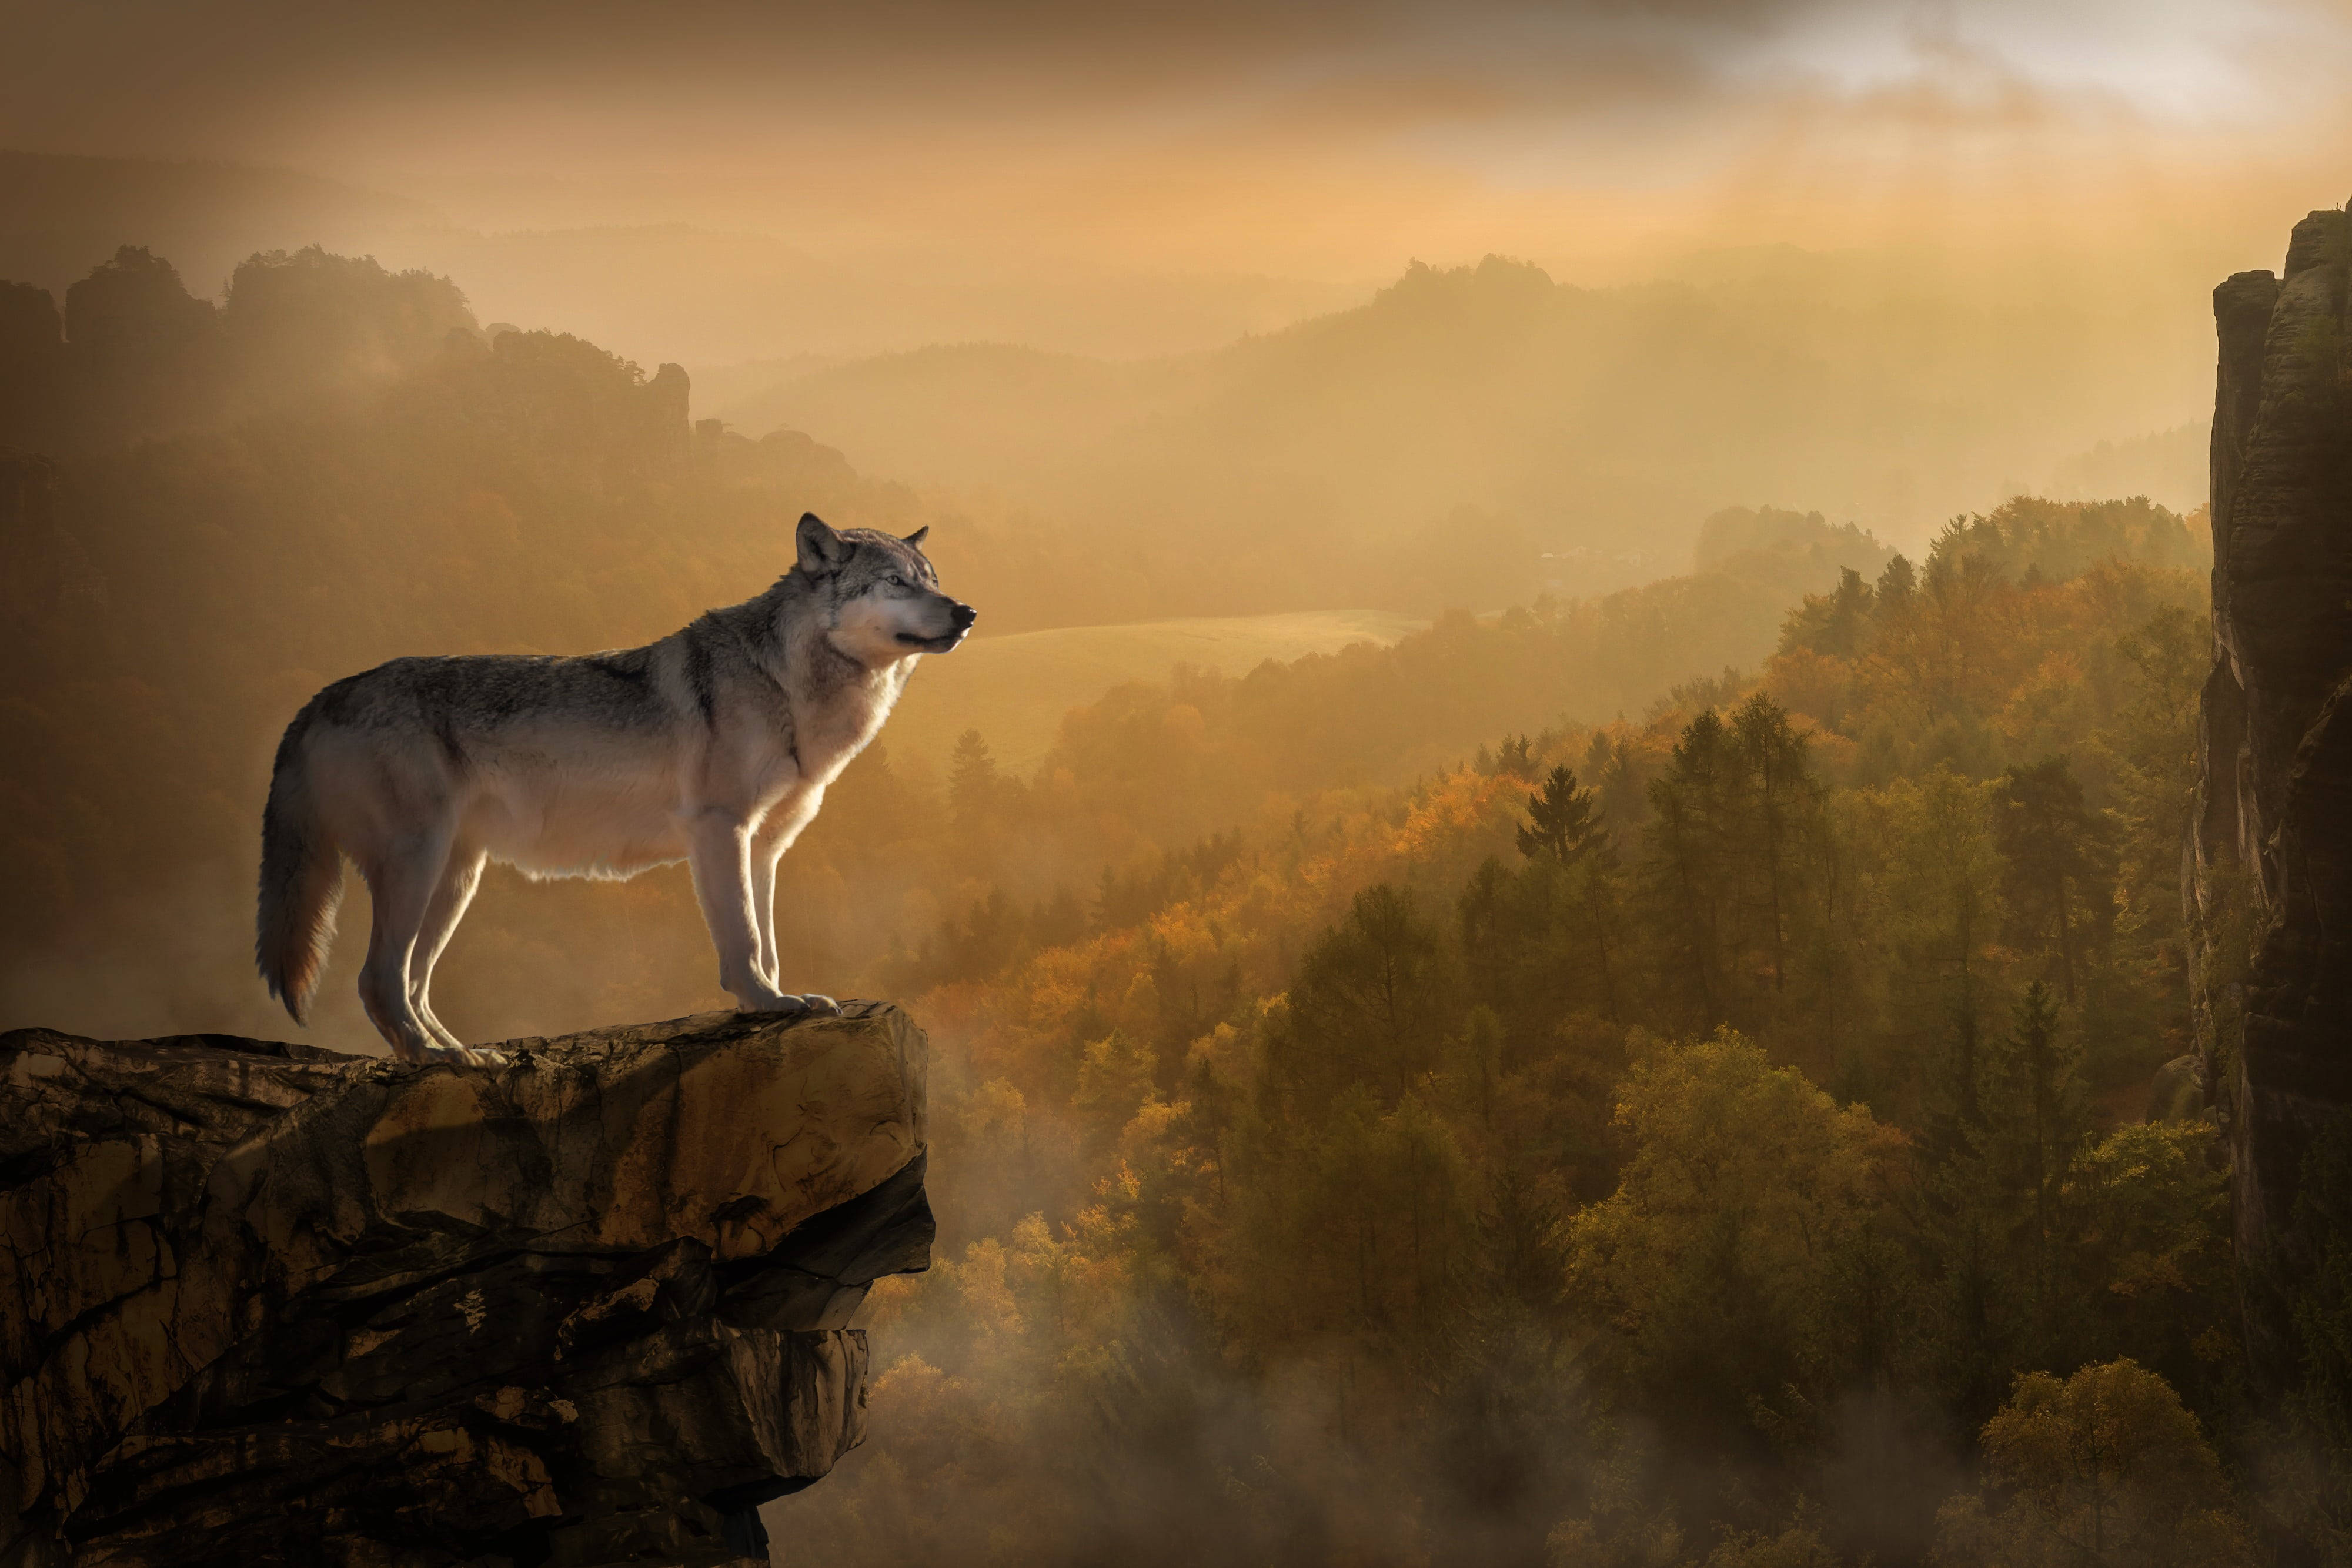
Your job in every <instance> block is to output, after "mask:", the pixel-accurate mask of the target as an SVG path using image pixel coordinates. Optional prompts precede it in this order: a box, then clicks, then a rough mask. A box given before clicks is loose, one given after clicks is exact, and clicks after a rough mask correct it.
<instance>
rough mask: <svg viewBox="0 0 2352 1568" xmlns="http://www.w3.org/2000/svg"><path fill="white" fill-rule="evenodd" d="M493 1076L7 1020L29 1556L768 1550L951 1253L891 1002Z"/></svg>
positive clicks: (10, 1229) (573, 1555)
mask: <svg viewBox="0 0 2352 1568" xmlns="http://www.w3.org/2000/svg"><path fill="white" fill-rule="evenodd" d="M507 1049H508V1050H509V1051H512V1052H513V1053H514V1054H513V1061H512V1062H511V1064H510V1065H508V1066H505V1067H501V1068H498V1069H495V1070H489V1069H481V1068H462V1067H455V1066H444V1065H438V1064H435V1065H406V1064H402V1063H396V1062H393V1061H385V1060H382V1059H375V1058H365V1057H352V1056H343V1055H340V1054H337V1053H334V1052H331V1051H319V1050H313V1049H310V1048H308V1047H303V1046H295V1045H278V1044H270V1043H266V1042H263V1041H257V1040H239V1039H234V1038H230V1037H226V1036H218V1035H198V1036H187V1037H183V1038H178V1039H172V1040H147V1041H138V1042H103V1041H94V1040H79V1039H76V1038H74V1037H71V1036H68V1035H62V1034H57V1033H52V1032H50V1031H47V1030H18V1031H16V1032H15V1033H12V1034H8V1035H5V1036H0V1241H5V1246H0V1564H5V1565H6V1568H49V1565H52V1564H65V1563H108V1564H123V1565H135V1564H150V1563H152V1564H157V1565H162V1564H166V1563H169V1564H173V1565H175V1568H196V1565H203V1564H222V1565H225V1568H226V1565H234V1568H250V1565H252V1564H256V1563H321V1564H328V1563H332V1564H346V1563H347V1564H361V1563H366V1564H381V1565H385V1568H411V1565H414V1568H425V1565H427V1564H431V1565H436V1568H438V1565H449V1564H459V1563H471V1564H480V1565H483V1568H488V1565H489V1564H492V1563H507V1564H525V1563H536V1564H544V1565H547V1568H586V1565H589V1564H601V1563H623V1562H631V1563H635V1562H646V1563H655V1562H658V1563H678V1564H703V1563H736V1562H739V1561H741V1560H743V1559H746V1558H749V1559H753V1560H756V1561H758V1562H761V1563H764V1562H765V1561H766V1551H765V1544H766V1536H765V1534H764V1532H763V1531H761V1528H760V1523H759V1516H758V1513H757V1511H756V1510H757V1508H758V1506H759V1504H760V1503H761V1502H762V1501H765V1500H769V1499H771V1498H774V1497H777V1496H780V1495H782V1494H783V1493H785V1492H788V1491H792V1490H797V1489H798V1488H800V1487H803V1486H805V1485H807V1484H808V1483H809V1482H810V1481H811V1480H813V1479H815V1478H817V1477H821V1476H823V1475H824V1474H825V1472H826V1471H827V1470H829V1469H832V1467H833V1464H834V1462H835V1460H836V1459H837V1458H840V1457H841V1455H842V1454H844V1453H845V1452H846V1451H847V1450H848V1449H849V1448H852V1447H854V1446H856V1444H857V1443H858V1442H859V1441H860V1440H861V1439H862V1438H863V1437H864V1435H865V1415H864V1412H865V1403H866V1337H865V1334H864V1333H863V1332H862V1331H860V1330H855V1329H851V1328H848V1327H846V1326H845V1325H846V1323H847V1322H848V1319H849V1315H850V1312H852V1311H853V1310H854V1309H855V1308H856V1305H857V1303H858V1302H859V1301H861V1300H862V1299H863V1298H864V1296H865V1294H866V1287H867V1285H868V1283H869V1282H870V1281H873V1280H874V1279H876V1278H877V1277H878V1276H880V1275H883V1274H888V1273H896V1272H906V1271H911V1270H919V1269H922V1268H924V1267H926V1266H928V1264H929V1249H930V1242H931V1236H932V1223H931V1216H930V1210H929V1206H928V1204H927V1202H926V1200H925V1197H924V1193H923V1168H924V1152H925V1145H924V1126H925V1124H924V1064H925V1049H926V1048H925V1042H924V1040H923V1036H922V1033H921V1031H920V1030H917V1029H916V1028H915V1027H914V1026H913V1025H912V1024H911V1023H909V1022H908V1019H906V1017H905V1016H904V1015H903V1014H901V1013H900V1012H898V1010H897V1009H895V1008H890V1007H887V1006H884V1005H880V1004H873V1003H857V1004H852V1005H851V1006H850V1007H849V1008H848V1009H846V1011H845V1016H843V1017H842V1018H839V1019H801V1020H786V1019H779V1018H775V1017H772V1016H765V1015H755V1014H739V1013H713V1014H706V1015H703V1016H700V1017H698V1018H691V1019H678V1020H677V1021H675V1022H671V1023H665V1024H652V1025H645V1026H639V1027H635V1028H625V1029H613V1030H598V1031H595V1032H593V1033H589V1034H580V1035H572V1036H568V1037H565V1038H562V1039H558V1040H518V1041H513V1042H511V1043H510V1044H509V1046H508V1048H507Z"/></svg>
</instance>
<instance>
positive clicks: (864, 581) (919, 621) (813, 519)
mask: <svg viewBox="0 0 2352 1568" xmlns="http://www.w3.org/2000/svg"><path fill="white" fill-rule="evenodd" d="M930 531H931V530H930V529H929V528H917V529H916V530H915V531H914V532H913V533H911V534H908V536H907V537H906V538H903V539H900V538H891V537H890V536H889V535H888V534H886V533H881V532H879V531H877V530H876V529H873V528H839V529H835V528H828V527H827V526H826V525H825V521H824V518H822V517H818V516H817V515H816V514H815V513H814V512H808V513H804V514H803V516H802V517H801V524H800V528H799V530H798V531H797V533H796V535H795V542H796V543H797V545H798V547H799V550H800V559H798V560H797V561H796V562H795V563H794V570H797V571H799V573H800V574H801V575H802V576H803V577H804V578H806V579H807V580H809V582H810V583H811V585H813V586H814V588H815V589H816V592H817V601H818V602H819V603H820V604H822V605H823V606H824V625H825V634H826V640H827V641H828V642H830V643H832V644H833V645H834V646H835V648H838V649H840V650H841V651H842V652H843V653H846V654H848V655H849V656H850V657H851V658H853V659H855V660H856V661H857V662H858V663H859V664H864V665H865V666H866V668H868V669H874V668H877V667H879V666H880V665H883V664H889V663H891V662H892V661H893V660H897V659H903V658H905V657H906V656H907V655H908V654H909V653H946V652H948V651H949V650H950V649H951V648H953V647H954V646H955V645H956V644H957V643H961V642H962V641H963V636H964V633H965V632H969V631H971V623H972V622H974V621H976V620H978V619H979V617H980V612H978V611H976V610H974V609H973V608H972V607H971V605H969V604H965V603H963V602H961V601H959V600H955V599H950V598H949V597H948V596H947V595H946V594H944V593H942V592H940V579H939V574H938V573H937V572H935V571H933V570H931V563H930V560H929V558H927V557H926V556H925V555H924V554H923V552H922V550H921V549H919V548H918V547H919V546H920V545H921V544H922V542H923V536H924V535H925V534H928V533H929V532H930Z"/></svg>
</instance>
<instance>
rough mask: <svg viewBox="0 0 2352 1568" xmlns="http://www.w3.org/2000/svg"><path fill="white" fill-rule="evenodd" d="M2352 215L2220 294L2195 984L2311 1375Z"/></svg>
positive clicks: (2268, 1300)
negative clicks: (2303, 1327) (2304, 1229)
mask: <svg viewBox="0 0 2352 1568" xmlns="http://www.w3.org/2000/svg"><path fill="white" fill-rule="evenodd" d="M2348 284H2352V216H2347V214H2344V213H2340V212H2319V213H2314V214H2311V215H2310V216H2309V217H2306V218H2305V219H2304V220H2303V221H2302V222H2301V223H2299V224H2297V225H2295V227H2294V238H2293V240H2292V241H2291V243H2290V244H2289V246H2288V247H2287V255H2286V266H2285V269H2284V276H2277V277H2274V276H2273V275H2272V274H2270V273H2267V272H2242V273H2239V274H2237V275H2236V276H2235V277H2231V278H2230V279H2229V280H2228V281H2227V282H2225V283H2223V284H2222V285H2221V287H2218V288H2217V289H2215V290H2214V293H2213V313H2214V319H2215V322H2216V325H2217V328H2218V329H2219V335H2220V340H2221V371H2220V376H2219V379H2218V385H2217V388H2216V392H2215V398H2214V408H2213V448H2212V463H2213V468H2212V486H2213V488H2212V503H2213V641H2214V664H2213V670H2212V674H2211V675H2210V677H2209V678H2208V680H2207V682H2206V685H2205V693H2204V702H2203V711H2202V716H2201V720H2200V734H2199V753H2200V768H2199V773H2200V779H2199V791H2198V799H2197V802H2196V810H2195V813H2194V817H2193V820H2192V821H2191V825H2190V830H2189V845H2188V862H2189V863H2188V866H2187V871H2188V876H2187V877H2186V879H2185V880H2186V882H2187V892H2188V902H2189V911H2188V913H2189V929H2190V931H2191V933H2192V936H2193V946H2192V954H2191V956H2192V967H2191V996H2192V1002H2193V1004H2194V1008H2195V1013H2196V1018H2197V1022H2198V1031H2199V1036H2200V1040H2199V1043H2200V1048H2201V1050H2202V1053H2203V1056H2204V1060H2205V1064H2206V1071H2207V1074H2208V1077H2209V1080H2210V1083H2211V1085H2212V1087H2213V1088H2214V1089H2215V1090H2217V1091H2218V1093H2217V1095H2216V1099H2217V1102H2218V1103H2219V1104H2220V1105H2221V1109H2222V1112H2223V1115H2224V1118H2225V1122H2226V1125H2227V1129H2228V1134H2229V1137H2230V1142H2231V1156H2232V1166H2231V1186H2232V1197H2233V1199H2234V1204H2235V1208H2236V1226H2237V1243H2238V1259H2239V1265H2240V1278H2241V1281H2242V1287H2243V1290H2244V1292H2245V1301H2246V1307H2247V1330H2248V1343H2249V1348H2250V1350H2251V1351H2252V1355H2253V1360H2254V1364H2255V1369H2256V1372H2257V1374H2258V1375H2260V1376H2262V1377H2263V1379H2264V1381H2265V1382H2268V1383H2270V1384H2272V1385H2280V1384H2283V1383H2285V1382H2289V1381H2291V1380H2292V1378H2293V1375H2294V1352H2293V1349H2292V1346H2291V1343H2290V1328H2289V1324H2288V1322H2287V1319H2288V1317H2289V1315H2290V1309H2289V1307H2288V1304H2287V1302H2288V1297H2289V1296H2290V1295H2291V1293H2292V1291H2294V1281H2295V1280H2296V1279H2297V1278H2299V1277H2300V1276H2301V1275H2303V1274H2304V1273H2305V1272H2306V1271H2307V1270H2308V1269H2309V1267H2310V1265H2311V1263H2312V1261H2313V1258H2314V1253H2313V1242H2314V1238H2312V1237H2307V1236H2304V1235H2302V1234H2300V1233H2299V1231H2298V1225H2299V1224H2301V1223H2302V1221H2299V1220H2298V1218H2297V1216H2296V1212H2295V1201H2294V1200H2295V1194H2296V1189H2297V1186H2298V1183H2299V1180H2300V1176H2301V1172H2302V1168H2303V1162H2304V1157H2305V1154H2306V1153H2307V1152H2308V1151H2309V1149H2310V1147H2311V1145H2312V1142H2313V1139H2314V1138H2315V1136H2316V1135H2317V1134H2320V1133H2321V1132H2322V1131H2323V1130H2325V1129H2327V1128H2329V1127H2331V1126H2332V1125H2334V1124H2339V1123H2341V1122H2342V1121H2343V1120H2344V1118H2345V1116H2346V1115H2347V1112H2352V337H2347V329H2348V328H2352V317H2348V316H2347V285H2348Z"/></svg>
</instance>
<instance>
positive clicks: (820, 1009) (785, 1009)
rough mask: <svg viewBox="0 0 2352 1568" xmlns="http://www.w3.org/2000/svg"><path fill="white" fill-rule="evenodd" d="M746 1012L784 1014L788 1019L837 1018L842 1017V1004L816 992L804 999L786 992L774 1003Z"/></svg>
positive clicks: (767, 1003) (764, 1003) (766, 1003)
mask: <svg viewBox="0 0 2352 1568" xmlns="http://www.w3.org/2000/svg"><path fill="white" fill-rule="evenodd" d="M745 1010H747V1011H751V1012H763V1013H782V1014H783V1015H784V1016H785V1017H786V1018H836V1017H838V1016H840V1013H841V1004H840V1003H839V1002H836V1001H835V1000H834V999H833V998H831V997H821V996H818V995H817V994H816V993H815V992H814V991H811V992H810V993H809V994H808V995H806V996H804V997H802V996H794V995H793V994H792V993H791V992H790V991H786V992H784V993H783V994H782V995H781V996H779V997H777V998H776V999H775V1000H773V1001H772V1002H763V1003H761V1005H760V1006H759V1007H757V1008H752V1009H745Z"/></svg>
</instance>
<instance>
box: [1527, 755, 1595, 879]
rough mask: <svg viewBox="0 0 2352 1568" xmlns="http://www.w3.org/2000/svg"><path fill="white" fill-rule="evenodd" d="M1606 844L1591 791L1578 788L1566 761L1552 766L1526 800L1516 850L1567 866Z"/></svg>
mask: <svg viewBox="0 0 2352 1568" xmlns="http://www.w3.org/2000/svg"><path fill="white" fill-rule="evenodd" d="M1608 846H1609V832H1608V830H1607V829H1605V828H1603V827H1602V826H1601V818H1600V815H1599V813H1598V812H1597V811H1595V810H1594V809H1593V794H1592V791H1591V790H1590V789H1578V788H1577V784H1576V775H1575V774H1574V773H1571V772H1570V771H1569V769H1568V768H1567V767H1566V766H1565V765H1563V766H1560V767H1556V768H1553V769H1552V770H1551V772H1550V773H1549V775H1547V776H1546V777H1545V779H1544V782H1543V788H1541V789H1538V790H1537V791H1536V792H1535V795H1534V796H1533V798H1531V799H1530V800H1528V820H1527V821H1525V822H1523V823H1521V824H1520V825H1519V853H1521V854H1523V855H1525V856H1527V857H1528V859H1529V860H1533V859H1535V858H1536V857H1537V856H1538V855H1549V856H1550V857H1551V858H1552V859H1553V860H1555V861H1557V862H1559V863H1560V864H1561V865H1563V866H1567V865H1574V864H1576V863H1577V862H1580V861H1581V860H1583V859H1584V857H1585V856H1587V855H1589V854H1592V853H1594V852H1598V851H1601V850H1605V849H1607V848H1608Z"/></svg>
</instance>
